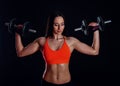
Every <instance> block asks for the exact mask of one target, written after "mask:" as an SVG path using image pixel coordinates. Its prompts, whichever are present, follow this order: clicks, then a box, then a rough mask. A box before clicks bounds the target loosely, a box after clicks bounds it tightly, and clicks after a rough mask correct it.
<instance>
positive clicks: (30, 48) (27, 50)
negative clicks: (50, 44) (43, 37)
mask: <svg viewBox="0 0 120 86" xmlns="http://www.w3.org/2000/svg"><path fill="white" fill-rule="evenodd" d="M38 41H39V40H38V39H36V40H35V41H33V42H32V43H30V44H28V45H27V46H26V47H24V46H23V44H22V40H21V37H20V35H19V34H18V33H15V48H16V53H17V56H18V57H24V56H27V55H30V54H33V53H34V52H36V51H37V50H38V49H39V42H38Z"/></svg>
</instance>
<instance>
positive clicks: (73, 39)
mask: <svg viewBox="0 0 120 86" xmlns="http://www.w3.org/2000/svg"><path fill="white" fill-rule="evenodd" d="M65 38H66V40H67V41H71V42H72V41H73V42H74V41H78V39H77V38H75V37H72V36H71V37H65Z"/></svg>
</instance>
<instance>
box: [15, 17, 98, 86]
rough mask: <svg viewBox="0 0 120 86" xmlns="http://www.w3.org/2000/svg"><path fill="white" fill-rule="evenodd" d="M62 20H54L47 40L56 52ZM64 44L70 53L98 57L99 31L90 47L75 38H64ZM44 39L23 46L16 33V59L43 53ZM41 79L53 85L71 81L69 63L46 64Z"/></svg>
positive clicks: (60, 34) (62, 27)
mask: <svg viewBox="0 0 120 86" xmlns="http://www.w3.org/2000/svg"><path fill="white" fill-rule="evenodd" d="M89 26H97V23H95V22H91V23H90V24H89ZM64 28H65V25H64V19H63V18H62V17H61V16H58V17H56V18H55V19H54V24H53V37H50V38H49V40H48V45H49V47H50V48H51V49H52V50H54V51H56V50H59V49H60V48H61V46H62V44H63V42H64V39H63V37H64V36H63V35H62V33H63V31H64ZM65 40H66V43H67V45H68V46H69V49H70V52H71V53H72V52H73V50H77V51H78V52H80V53H83V54H87V55H98V54H99V47H100V40H99V30H96V31H95V32H94V35H93V43H92V45H91V46H89V45H87V44H85V43H83V42H81V41H80V40H78V39H76V38H75V37H65ZM45 41H46V38H45V37H39V38H37V39H36V40H34V41H33V42H32V43H30V44H29V45H27V46H26V47H24V46H23V44H22V41H21V37H20V35H19V34H18V33H16V35H15V46H16V52H17V55H18V57H24V56H27V55H31V54H33V53H35V52H36V51H38V50H39V51H41V52H43V46H44V44H45ZM43 79H44V80H46V81H48V82H51V83H54V84H64V83H67V82H69V81H70V80H71V76H70V71H69V63H61V64H47V63H46V69H45V71H44V74H43Z"/></svg>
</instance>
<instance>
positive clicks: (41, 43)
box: [35, 37, 46, 46]
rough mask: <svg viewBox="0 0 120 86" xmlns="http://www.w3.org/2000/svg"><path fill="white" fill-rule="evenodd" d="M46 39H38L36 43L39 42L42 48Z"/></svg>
mask: <svg viewBox="0 0 120 86" xmlns="http://www.w3.org/2000/svg"><path fill="white" fill-rule="evenodd" d="M45 41H46V37H38V38H36V40H35V42H38V43H39V44H40V45H41V46H42V45H44V44H45Z"/></svg>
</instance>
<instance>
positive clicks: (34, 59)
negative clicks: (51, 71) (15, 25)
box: [0, 0, 120, 86]
mask: <svg viewBox="0 0 120 86" xmlns="http://www.w3.org/2000/svg"><path fill="white" fill-rule="evenodd" d="M53 10H60V11H61V12H63V14H64V15H65V17H66V29H67V30H66V32H67V35H71V36H74V37H76V38H78V39H80V40H81V41H84V42H85V43H88V44H90V43H91V36H85V35H84V34H83V33H81V32H80V31H78V32H75V31H74V29H75V28H77V27H80V25H81V21H82V20H83V19H86V20H87V21H88V22H90V21H96V17H97V16H102V17H103V19H104V20H109V19H110V20H112V23H110V24H106V25H105V30H104V32H100V35H101V37H100V39H101V45H100V46H101V47H100V55H99V56H87V55H83V54H81V53H78V52H77V51H74V52H73V54H72V56H71V59H70V71H71V76H72V80H73V83H75V86H86V85H88V84H89V85H99V84H101V85H103V82H105V84H112V82H113V81H112V80H115V83H116V82H118V81H119V73H118V72H120V71H119V67H120V66H119V57H120V56H119V27H118V23H119V21H118V20H119V18H118V17H119V16H118V15H119V14H118V12H119V4H118V3H117V2H114V1H113V0H112V1H109V0H108V1H107V0H42V1H41V0H39V1H36V0H1V1H0V77H1V78H0V79H1V80H0V83H1V86H10V85H11V86H29V85H32V86H40V79H41V77H42V74H43V71H44V60H43V58H42V55H41V53H40V52H36V53H35V54H33V55H30V56H26V58H21V59H20V58H18V57H17V56H16V52H15V45H14V35H12V34H10V33H9V32H8V29H7V27H6V26H5V25H4V24H5V22H8V21H10V19H12V18H17V20H19V22H21V23H23V22H25V21H30V22H31V23H32V25H33V28H34V29H35V30H37V34H33V33H30V34H28V35H26V36H24V37H23V43H24V45H27V44H28V43H30V42H32V41H33V40H34V39H35V38H37V37H39V36H44V33H45V25H46V21H47V17H48V15H49V13H50V12H51V11H53ZM115 77H118V79H115ZM100 78H101V79H100ZM113 78H114V79H113ZM107 80H109V81H107ZM95 82H97V84H96V83H95ZM115 83H113V84H115Z"/></svg>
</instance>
